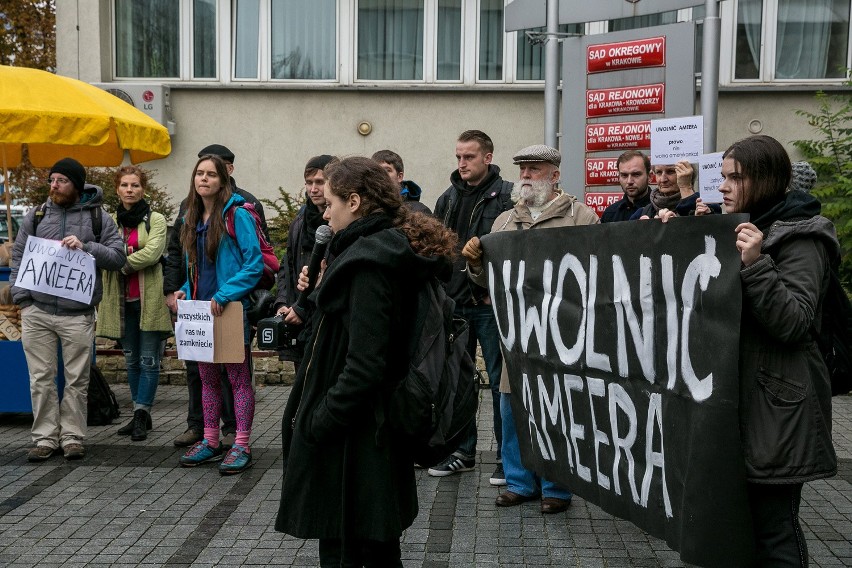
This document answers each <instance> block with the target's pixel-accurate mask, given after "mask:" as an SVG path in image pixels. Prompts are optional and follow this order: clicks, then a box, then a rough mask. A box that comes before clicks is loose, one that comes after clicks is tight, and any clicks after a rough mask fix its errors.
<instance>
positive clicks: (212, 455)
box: [180, 440, 222, 467]
mask: <svg viewBox="0 0 852 568" xmlns="http://www.w3.org/2000/svg"><path fill="white" fill-rule="evenodd" d="M220 459H222V446H219V447H218V448H211V447H210V445H209V444H208V443H207V440H201V441H200V442H196V443H195V445H194V446H192V447H191V448H189V450H187V452H186V453H185V454H183V455H182V456H181V457H180V465H182V466H183V467H195V466H197V465H201V464H203V463H208V462H215V461H219V460H220Z"/></svg>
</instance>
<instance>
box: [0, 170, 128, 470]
mask: <svg viewBox="0 0 852 568" xmlns="http://www.w3.org/2000/svg"><path fill="white" fill-rule="evenodd" d="M49 182H50V196H49V197H48V199H47V202H46V203H45V204H43V205H40V206H39V207H36V208H34V209H32V210H31V211H30V212H29V213H27V215H26V217H25V218H24V222H23V224H22V225H21V230H20V232H19V233H18V236H17V238H16V239H15V247H14V249H13V251H12V262H11V268H12V271H11V274H10V278H9V281H10V282H15V281H16V280H17V277H18V272H19V270H20V268H21V259H22V258H23V256H24V249H25V248H26V243H27V239H28V238H29V237H30V235H33V236H36V237H41V238H43V239H50V240H54V241H60V242H61V246H62V247H64V248H68V249H72V250H82V251H85V252H87V253H89V254H90V255H92V256H93V257H94V259H95V266H96V268H97V270H96V271H95V283H94V287H93V293H92V299H91V300H90V301H89V302H87V303H84V302H80V301H76V300H71V299H68V298H64V297H59V296H56V295H52V294H49V293H46V292H40V291H34V290H29V289H26V288H22V287H19V286H12V297H13V298H14V301H15V303H16V304H17V305H19V306H21V332H22V335H21V343H22V344H23V348H24V355H25V356H26V358H27V367H28V369H29V372H30V395H31V396H32V405H33V427H32V438H33V442H34V443H35V446H34V447H33V448H32V449H30V451H29V452H28V453H27V460H28V461H31V462H41V461H45V460H47V459H49V458H50V457H51V456H52V455H54V454H55V453H58V452H59V450H60V449H61V450H62V453H63V454H64V456H65V459H68V460H76V459H82V458H83V457H85V455H86V449H85V447H84V446H83V441H84V440H85V439H86V416H87V406H86V400H87V393H88V387H89V368H90V365H91V362H92V340H93V338H94V333H95V306H96V305H97V304H98V302H100V301H101V296H102V293H103V289H102V287H101V270H120V269H121V268H122V267H123V266H124V263H125V261H126V257H125V254H124V241H123V240H122V238H121V236H120V235H119V232H118V228H117V227H116V225H115V223H114V222H113V220H112V219H111V218H110V216H109V215H107V213H106V211H104V210H103V207H102V205H103V190H102V189H101V188H100V187H97V186H95V185H89V184H87V183H86V170H85V169H84V168H83V166H82V165H81V164H80V163H79V162H77V161H76V160H74V159H72V158H64V159H62V160H59V161H58V162H56V164H54V165H53V167H52V168H51V170H50V177H49ZM72 272H73V271H72ZM66 276H67V278H68V280H70V279H71V276H70V275H66ZM48 278H49V277H48ZM65 287H66V288H67V285H66V286H65ZM57 345H58V348H59V349H61V353H62V361H63V363H64V371H65V391H64V394H63V397H62V403H61V404H60V403H59V397H58V394H57V389H56V380H55V379H56V374H57V361H58V357H57Z"/></svg>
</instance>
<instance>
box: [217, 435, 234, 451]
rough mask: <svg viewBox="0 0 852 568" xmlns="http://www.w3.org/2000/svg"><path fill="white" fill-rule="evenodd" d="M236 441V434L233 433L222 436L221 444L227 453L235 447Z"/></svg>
mask: <svg viewBox="0 0 852 568" xmlns="http://www.w3.org/2000/svg"><path fill="white" fill-rule="evenodd" d="M235 439H236V434H234V433H233V432H231V433H230V434H225V435H224V436H222V441H221V442H219V443H220V444H222V446H223V447H224V448H225V451H227V450H230V449H231V448H232V447H234V440H235Z"/></svg>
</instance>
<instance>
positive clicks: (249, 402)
mask: <svg viewBox="0 0 852 568" xmlns="http://www.w3.org/2000/svg"><path fill="white" fill-rule="evenodd" d="M224 365H225V370H226V371H227V372H228V380H229V381H231V388H232V389H233V391H234V415H235V418H236V420H237V432H251V424H252V421H253V420H254V389H253V388H252V386H251V372H250V371H249V359H248V357H246V360H245V361H244V362H242V363H225V364H224ZM198 374H199V376H200V377H201V406H202V408H203V412H204V428H205V429H207V428H215V429H216V430H218V429H219V418H220V417H221V415H222V385H221V383H220V382H219V381H220V378H219V363H198ZM216 441H217V442H218V440H216Z"/></svg>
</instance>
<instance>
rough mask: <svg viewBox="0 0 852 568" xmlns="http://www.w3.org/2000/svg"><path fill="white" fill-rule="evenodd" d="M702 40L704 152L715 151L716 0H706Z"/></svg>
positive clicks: (719, 27)
mask: <svg viewBox="0 0 852 568" xmlns="http://www.w3.org/2000/svg"><path fill="white" fill-rule="evenodd" d="M704 5H705V11H706V15H705V16H704V42H703V43H702V54H701V114H702V116H704V153H706V154H710V153H712V152H715V151H716V125H717V123H718V114H719V34H720V33H721V29H722V24H721V20H719V4H718V2H717V0H706V2H705V4H704Z"/></svg>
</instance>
